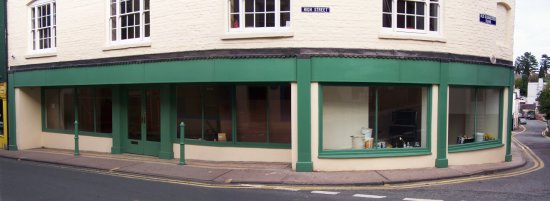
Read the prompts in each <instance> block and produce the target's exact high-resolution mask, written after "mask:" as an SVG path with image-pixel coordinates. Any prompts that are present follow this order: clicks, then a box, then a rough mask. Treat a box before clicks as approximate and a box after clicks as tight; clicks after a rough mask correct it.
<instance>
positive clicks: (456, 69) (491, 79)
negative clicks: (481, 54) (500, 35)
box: [448, 63, 513, 86]
mask: <svg viewBox="0 0 550 201" xmlns="http://www.w3.org/2000/svg"><path fill="white" fill-rule="evenodd" d="M512 70H513V69H511V68H505V67H498V66H489V65H481V64H465V63H449V72H448V77H449V84H450V85H475V86H509V85H510V80H509V77H510V74H511V73H513V72H512Z"/></svg>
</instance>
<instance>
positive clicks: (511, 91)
mask: <svg viewBox="0 0 550 201" xmlns="http://www.w3.org/2000/svg"><path fill="white" fill-rule="evenodd" d="M513 97H514V73H513V71H511V70H510V86H509V87H508V115H506V119H507V120H506V122H507V123H508V126H507V127H506V128H507V129H506V156H505V157H504V160H505V161H506V162H511V161H512V154H511V147H512V145H511V143H512V127H513V122H512V118H511V117H512V104H513V103H512V101H513Z"/></svg>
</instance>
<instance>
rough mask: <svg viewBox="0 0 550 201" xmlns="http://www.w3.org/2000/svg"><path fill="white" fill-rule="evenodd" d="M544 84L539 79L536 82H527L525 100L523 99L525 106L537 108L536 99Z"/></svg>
mask: <svg viewBox="0 0 550 201" xmlns="http://www.w3.org/2000/svg"><path fill="white" fill-rule="evenodd" d="M546 84H547V83H544V82H543V80H542V78H539V80H538V81H537V82H529V83H528V85H527V98H526V99H525V101H526V104H535V105H537V106H538V101H537V98H538V97H539V95H540V92H541V91H542V90H543V89H544V86H545V85H546Z"/></svg>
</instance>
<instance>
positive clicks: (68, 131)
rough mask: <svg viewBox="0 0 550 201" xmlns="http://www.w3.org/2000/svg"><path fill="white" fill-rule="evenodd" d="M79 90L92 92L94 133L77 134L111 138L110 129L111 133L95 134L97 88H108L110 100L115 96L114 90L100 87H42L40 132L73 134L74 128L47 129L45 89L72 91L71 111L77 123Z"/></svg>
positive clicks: (81, 132) (82, 132)
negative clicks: (83, 89) (90, 90)
mask: <svg viewBox="0 0 550 201" xmlns="http://www.w3.org/2000/svg"><path fill="white" fill-rule="evenodd" d="M80 88H91V89H92V91H93V96H92V100H93V101H92V102H93V117H94V118H93V125H94V126H93V127H94V131H93V132H89V131H79V132H78V133H79V134H80V135H84V136H93V137H112V134H113V133H112V132H113V131H112V129H111V132H110V133H102V132H97V118H96V113H97V110H96V109H97V101H96V100H97V94H96V93H97V89H98V88H109V89H111V98H113V97H114V96H115V94H114V90H113V89H112V88H111V87H100V86H86V87H61V86H60V87H42V88H41V110H42V111H41V116H42V131H43V132H49V133H59V134H71V135H72V134H74V127H73V129H51V128H47V125H46V94H45V91H46V89H71V90H72V91H73V94H74V98H73V111H74V119H75V120H76V121H78V112H79V102H78V89H80ZM111 107H112V109H114V105H111Z"/></svg>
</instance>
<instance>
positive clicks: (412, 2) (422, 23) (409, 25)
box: [382, 0, 440, 32]
mask: <svg viewBox="0 0 550 201" xmlns="http://www.w3.org/2000/svg"><path fill="white" fill-rule="evenodd" d="M439 4H440V1H439V0H383V3H382V26H383V27H384V28H393V29H395V30H398V31H413V32H427V31H431V32H437V31H439V21H440V20H439V18H440V14H439V13H440V11H439V10H440V9H439V6H440V5H439Z"/></svg>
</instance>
